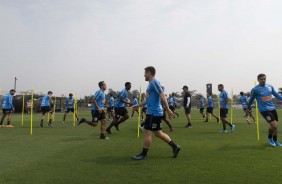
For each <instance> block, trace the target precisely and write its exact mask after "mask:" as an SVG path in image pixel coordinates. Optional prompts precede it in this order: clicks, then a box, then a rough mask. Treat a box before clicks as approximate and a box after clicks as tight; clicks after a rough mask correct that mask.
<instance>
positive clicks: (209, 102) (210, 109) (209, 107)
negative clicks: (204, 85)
mask: <svg viewBox="0 0 282 184" xmlns="http://www.w3.org/2000/svg"><path fill="white" fill-rule="evenodd" d="M211 95H212V94H211V93H208V99H207V111H206V121H204V122H208V121H209V114H211V115H212V116H213V117H214V118H215V119H216V120H217V122H219V118H218V117H217V116H216V115H215V114H214V113H213V110H214V109H213V100H212V97H211Z"/></svg>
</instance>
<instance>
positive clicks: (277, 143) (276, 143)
mask: <svg viewBox="0 0 282 184" xmlns="http://www.w3.org/2000/svg"><path fill="white" fill-rule="evenodd" d="M274 143H275V145H276V146H278V147H281V146H282V144H281V143H280V142H278V141H274Z"/></svg>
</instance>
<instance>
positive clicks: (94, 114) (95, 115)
mask: <svg viewBox="0 0 282 184" xmlns="http://www.w3.org/2000/svg"><path fill="white" fill-rule="evenodd" d="M91 113H92V122H95V123H98V121H101V120H104V119H106V113H105V111H102V113H99V111H95V110H92V111H91Z"/></svg>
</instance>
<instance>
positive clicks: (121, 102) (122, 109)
mask: <svg viewBox="0 0 282 184" xmlns="http://www.w3.org/2000/svg"><path fill="white" fill-rule="evenodd" d="M130 89H131V83H130V82H126V83H125V88H124V89H123V90H122V91H121V92H120V93H119V94H118V99H117V102H116V112H115V113H116V115H115V117H114V120H113V121H112V123H111V124H110V125H109V127H108V128H107V129H106V131H107V132H108V134H111V133H112V132H111V128H112V127H113V126H115V128H116V129H117V131H119V125H120V124H121V123H123V122H125V121H126V120H127V119H128V118H129V115H128V111H127V109H126V105H131V102H130V100H129V99H128V91H130Z"/></svg>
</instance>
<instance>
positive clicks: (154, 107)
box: [146, 79, 163, 116]
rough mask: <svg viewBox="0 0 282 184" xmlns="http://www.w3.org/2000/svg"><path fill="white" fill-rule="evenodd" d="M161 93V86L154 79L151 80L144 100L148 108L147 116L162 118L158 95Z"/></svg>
mask: <svg viewBox="0 0 282 184" xmlns="http://www.w3.org/2000/svg"><path fill="white" fill-rule="evenodd" d="M161 93H163V89H162V87H161V84H160V82H159V81H157V80H156V79H154V80H152V81H151V82H150V83H149V85H148V88H147V91H146V100H147V106H148V111H147V114H148V115H153V116H163V108H162V104H161V98H160V94H161Z"/></svg>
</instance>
